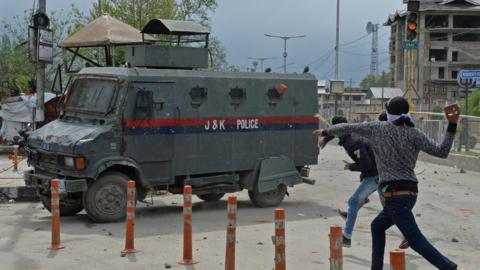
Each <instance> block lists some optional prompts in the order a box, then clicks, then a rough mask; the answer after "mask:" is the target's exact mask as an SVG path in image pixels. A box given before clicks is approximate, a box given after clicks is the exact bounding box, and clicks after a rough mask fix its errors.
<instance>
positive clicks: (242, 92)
mask: <svg viewBox="0 0 480 270" xmlns="http://www.w3.org/2000/svg"><path fill="white" fill-rule="evenodd" d="M246 97H247V91H246V89H245V88H239V87H235V88H231V89H230V98H231V104H232V105H240V104H241V103H242V102H243V101H244V100H245V99H246Z"/></svg>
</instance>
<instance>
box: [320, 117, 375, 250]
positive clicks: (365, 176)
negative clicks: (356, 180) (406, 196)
mask: <svg viewBox="0 0 480 270" xmlns="http://www.w3.org/2000/svg"><path fill="white" fill-rule="evenodd" d="M342 123H347V119H346V118H345V117H342V116H335V117H333V119H332V125H338V124H342ZM333 138H334V137H333V136H329V137H326V138H322V139H321V140H320V141H319V146H320V148H323V147H325V146H326V144H327V143H328V142H329V141H331V140H332V139H333ZM338 144H339V145H341V146H342V147H343V148H344V149H345V151H346V152H347V154H348V155H349V156H350V158H351V159H352V160H353V161H354V163H348V162H346V161H344V162H345V166H344V169H345V170H350V171H354V172H360V185H359V186H358V187H357V189H356V190H355V192H354V193H353V194H352V196H351V197H350V199H349V200H348V212H344V211H341V210H340V209H339V210H338V213H339V214H340V216H342V217H343V218H344V219H346V222H345V229H344V230H343V246H344V247H350V246H351V239H352V233H353V228H354V227H355V221H356V219H357V214H358V211H359V210H360V208H361V207H362V206H363V205H364V204H365V203H367V202H368V201H369V200H368V196H370V195H371V194H372V193H373V192H375V191H376V190H378V192H380V191H379V189H378V172H377V166H376V164H375V156H374V154H373V150H372V147H371V146H370V143H369V141H368V140H366V139H365V138H362V137H360V136H358V135H355V134H346V135H342V136H340V137H339V143H338ZM380 195H381V194H380ZM380 197H381V196H380Z"/></svg>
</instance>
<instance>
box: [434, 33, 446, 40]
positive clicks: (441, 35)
mask: <svg viewBox="0 0 480 270" xmlns="http://www.w3.org/2000/svg"><path fill="white" fill-rule="evenodd" d="M447 40H448V34H447V33H430V41H447Z"/></svg>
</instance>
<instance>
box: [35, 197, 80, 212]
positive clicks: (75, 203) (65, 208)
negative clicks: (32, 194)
mask: <svg viewBox="0 0 480 270" xmlns="http://www.w3.org/2000/svg"><path fill="white" fill-rule="evenodd" d="M39 197H40V201H41V202H42V204H43V206H44V207H45V208H46V209H47V210H48V211H49V212H51V211H52V209H51V198H50V196H46V195H43V194H40V195H39ZM82 210H83V201H82V196H81V195H78V196H76V197H72V198H68V199H66V200H60V216H62V217H71V216H75V215H76V214H78V213H79V212H80V211H82Z"/></svg>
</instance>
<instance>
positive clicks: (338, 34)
mask: <svg viewBox="0 0 480 270" xmlns="http://www.w3.org/2000/svg"><path fill="white" fill-rule="evenodd" d="M339 53H340V0H337V29H336V38H335V80H338V76H339V74H338V61H339Z"/></svg>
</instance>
